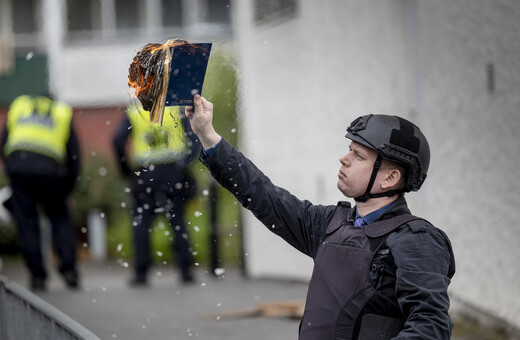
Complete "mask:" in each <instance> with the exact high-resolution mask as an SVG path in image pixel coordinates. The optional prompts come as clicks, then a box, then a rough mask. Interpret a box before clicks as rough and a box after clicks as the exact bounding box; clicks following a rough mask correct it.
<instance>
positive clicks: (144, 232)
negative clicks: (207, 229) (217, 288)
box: [132, 165, 192, 277]
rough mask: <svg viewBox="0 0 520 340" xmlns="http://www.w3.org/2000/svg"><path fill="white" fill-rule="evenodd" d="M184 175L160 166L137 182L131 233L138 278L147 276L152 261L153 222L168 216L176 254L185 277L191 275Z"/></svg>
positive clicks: (136, 178)
mask: <svg viewBox="0 0 520 340" xmlns="http://www.w3.org/2000/svg"><path fill="white" fill-rule="evenodd" d="M181 179H182V171H181V170H180V169H178V168H177V167H175V166H173V165H158V166H155V167H153V168H152V169H151V170H150V169H147V170H146V171H141V172H140V173H139V175H138V176H136V177H135V178H134V180H135V181H134V186H133V187H134V188H133V193H134V200H135V202H134V207H133V212H132V230H133V236H134V252H135V255H134V266H135V272H136V274H137V275H146V273H147V271H148V269H149V267H150V265H151V263H152V261H151V252H152V250H151V244H150V232H151V226H152V223H153V221H154V219H155V218H156V217H157V216H160V215H162V216H165V217H166V219H167V220H168V222H169V225H170V227H171V228H172V231H173V234H174V239H173V251H174V256H175V255H176V256H177V266H178V268H179V270H180V272H181V275H182V276H183V277H187V276H189V275H190V267H191V264H192V256H191V252H190V244H189V241H188V233H187V230H186V224H185V222H184V203H185V196H184V191H183V189H182V185H180V181H181Z"/></svg>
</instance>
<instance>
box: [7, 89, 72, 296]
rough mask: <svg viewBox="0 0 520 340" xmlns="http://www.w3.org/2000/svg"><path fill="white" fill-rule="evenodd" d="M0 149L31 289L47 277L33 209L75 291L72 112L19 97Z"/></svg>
mask: <svg viewBox="0 0 520 340" xmlns="http://www.w3.org/2000/svg"><path fill="white" fill-rule="evenodd" d="M1 145H2V160H3V162H4V164H5V168H6V170H7V174H8V176H9V178H10V182H11V187H12V191H13V195H12V202H13V214H14V217H15V219H16V222H17V225H18V231H19V237H20V244H21V247H22V251H23V255H24V257H25V261H26V263H27V266H28V267H29V270H30V272H31V280H32V281H31V285H32V288H33V289H43V288H45V286H44V283H45V278H46V276H47V274H46V270H45V268H44V263H43V259H42V253H41V247H40V230H39V216H38V210H37V205H40V206H41V207H42V208H43V210H44V212H45V214H46V215H47V216H48V218H49V219H50V222H51V225H52V237H53V245H54V247H55V249H56V251H57V254H58V257H59V259H60V267H59V271H60V273H61V274H62V276H63V277H64V279H65V281H66V283H67V286H68V287H70V288H75V287H77V286H78V272H77V268H76V231H75V228H74V225H73V223H72V221H71V218H70V215H69V210H68V207H67V203H66V198H67V196H68V195H69V194H70V192H71V191H72V189H73V188H74V184H75V181H76V179H77V176H78V173H79V169H80V148H79V143H78V140H77V138H76V134H75V132H74V128H73V125H72V108H71V107H70V106H68V105H65V104H63V103H58V102H53V101H52V100H51V99H49V98H47V97H29V96H20V97H18V98H17V99H16V100H15V101H14V102H13V103H12V104H11V107H10V109H9V113H8V116H7V123H6V125H5V127H4V131H3V135H2V143H1Z"/></svg>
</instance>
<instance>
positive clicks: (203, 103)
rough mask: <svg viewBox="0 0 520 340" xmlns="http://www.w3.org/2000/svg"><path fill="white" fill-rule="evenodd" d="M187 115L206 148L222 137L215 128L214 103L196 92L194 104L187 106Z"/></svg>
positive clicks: (192, 127) (215, 143)
mask: <svg viewBox="0 0 520 340" xmlns="http://www.w3.org/2000/svg"><path fill="white" fill-rule="evenodd" d="M185 112H186V117H188V118H189V119H190V125H191V129H192V130H193V132H194V133H195V134H196V135H197V136H198V137H199V139H200V142H201V143H202V146H203V147H204V149H206V150H207V149H209V148H211V147H213V146H215V145H217V143H218V142H220V139H221V138H222V137H221V136H220V135H219V134H218V133H217V132H216V131H215V129H214V128H213V104H212V103H211V102H209V101H208V100H206V99H204V98H203V97H201V96H200V95H198V94H196V95H195V96H194V97H193V106H186V109H185Z"/></svg>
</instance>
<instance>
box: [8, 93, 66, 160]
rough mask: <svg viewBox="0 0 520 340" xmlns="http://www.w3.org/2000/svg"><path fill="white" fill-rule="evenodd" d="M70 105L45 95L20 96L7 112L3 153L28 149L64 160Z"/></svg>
mask: <svg viewBox="0 0 520 340" xmlns="http://www.w3.org/2000/svg"><path fill="white" fill-rule="evenodd" d="M71 119H72V108H71V107H70V106H69V105H66V104H63V103H58V102H53V101H52V100H51V99H50V98H47V97H34V98H33V97H29V96H20V97H18V98H16V99H15V100H14V101H13V103H12V104H11V107H10V108H9V112H8V115H7V131H8V133H9V134H8V139H7V143H6V145H5V146H4V152H5V154H6V155H9V154H11V153H12V152H14V151H30V152H34V153H38V154H41V155H44V156H47V157H50V158H52V159H54V160H56V161H57V162H58V163H60V164H61V163H63V162H64V161H65V156H66V153H67V141H68V139H69V137H70V124H71Z"/></svg>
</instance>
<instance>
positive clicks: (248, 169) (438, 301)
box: [200, 140, 455, 339]
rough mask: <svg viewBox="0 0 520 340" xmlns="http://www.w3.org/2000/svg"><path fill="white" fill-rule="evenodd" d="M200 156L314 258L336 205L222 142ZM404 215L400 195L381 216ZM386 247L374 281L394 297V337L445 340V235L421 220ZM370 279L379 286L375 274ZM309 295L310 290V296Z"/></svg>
mask: <svg viewBox="0 0 520 340" xmlns="http://www.w3.org/2000/svg"><path fill="white" fill-rule="evenodd" d="M200 159H201V161H202V162H203V163H204V164H205V165H206V166H207V167H208V169H209V170H210V172H211V174H212V175H213V176H214V177H215V179H216V180H217V181H218V182H219V183H220V184H221V185H223V186H224V187H225V188H226V189H228V190H229V191H230V192H231V193H232V194H233V195H234V196H235V197H236V198H237V200H238V201H239V202H240V203H241V204H242V205H243V206H244V207H245V208H247V209H249V210H251V211H252V212H253V214H254V215H255V216H256V217H257V218H258V219H259V220H260V221H261V222H262V223H263V224H264V225H265V226H266V227H268V229H269V230H270V231H272V232H274V233H276V234H277V235H279V236H280V237H282V238H283V239H285V240H286V241H287V242H288V243H289V244H291V245H292V246H293V247H295V248H296V249H298V250H300V251H301V252H303V253H304V254H306V255H308V256H311V257H312V258H313V259H314V260H315V262H317V261H316V256H317V253H318V250H319V248H320V247H321V245H322V242H323V241H324V239H325V237H326V230H327V227H328V226H329V223H330V221H331V219H332V217H333V215H334V213H335V211H336V209H337V206H336V205H315V204H312V203H311V202H309V201H307V200H300V199H298V198H297V197H295V196H294V195H292V194H291V193H290V192H288V191H287V190H285V189H283V188H280V187H278V186H275V185H274V184H273V183H272V182H271V181H270V179H269V178H268V177H267V176H265V175H264V174H263V173H262V172H261V171H260V170H259V169H258V168H257V167H256V166H255V165H254V164H253V163H252V162H251V161H250V160H248V159H247V158H246V157H245V156H244V155H243V154H241V153H240V152H239V151H238V150H236V149H235V148H233V147H232V146H231V145H230V144H229V143H228V142H227V141H225V140H222V141H221V142H220V143H219V144H218V146H217V148H216V150H215V151H214V153H213V154H211V156H209V157H207V158H205V157H204V156H203V155H201V158H200ZM403 213H409V210H408V207H407V204H406V200H405V199H404V197H401V198H399V201H398V202H396V204H394V205H392V207H391V209H390V211H387V212H386V213H385V214H384V215H383V216H381V218H380V219H388V218H390V217H393V216H396V215H400V214H403ZM354 216H355V208H353V209H352V210H351V211H350V215H349V218H348V219H349V220H350V223H352V222H353V217H354ZM366 227H368V228H369V227H370V225H368V226H366ZM386 246H387V248H388V249H389V250H390V254H391V257H390V258H388V261H385V262H386V264H384V265H385V266H386V268H383V269H382V270H381V272H382V273H385V272H388V273H389V275H385V280H384V281H382V282H379V288H378V289H380V290H381V291H385V294H388V295H390V297H389V298H393V299H395V300H396V301H397V303H398V305H399V308H400V310H401V312H402V315H403V318H404V320H405V324H404V329H403V330H402V331H401V332H400V333H399V335H398V336H397V337H396V338H395V339H449V338H450V334H451V328H452V327H453V323H452V321H451V319H450V317H449V315H448V308H449V297H448V294H447V287H448V285H449V283H450V279H451V277H452V276H453V274H454V272H455V262H454V257H453V252H452V249H451V245H450V243H449V240H448V238H447V236H446V235H445V234H444V233H443V232H442V231H441V230H439V229H437V228H435V227H433V226H431V225H430V224H429V223H427V222H425V223H422V224H419V225H417V224H415V225H414V226H413V228H412V227H410V226H407V227H406V228H399V229H397V230H396V231H395V232H393V233H391V234H390V235H389V236H388V238H387V239H386ZM315 270H316V269H315ZM367 270H368V268H367ZM371 280H372V281H373V284H374V285H378V283H377V280H378V278H377V277H371ZM311 286H312V281H311V283H310V285H309V287H311ZM312 294H313V292H311V288H309V296H310V295H312Z"/></svg>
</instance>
